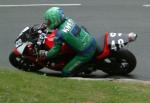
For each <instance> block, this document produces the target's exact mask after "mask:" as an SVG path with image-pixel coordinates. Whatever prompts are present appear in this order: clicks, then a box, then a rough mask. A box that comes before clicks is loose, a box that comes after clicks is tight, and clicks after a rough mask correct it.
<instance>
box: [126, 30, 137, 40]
mask: <svg viewBox="0 0 150 103" xmlns="http://www.w3.org/2000/svg"><path fill="white" fill-rule="evenodd" d="M128 39H129V42H132V41H135V40H136V39H137V34H135V33H134V32H131V33H129V34H128Z"/></svg>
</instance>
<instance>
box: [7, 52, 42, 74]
mask: <svg viewBox="0 0 150 103" xmlns="http://www.w3.org/2000/svg"><path fill="white" fill-rule="evenodd" d="M9 62H10V64H11V65H12V66H14V67H15V68H17V69H19V70H23V71H29V72H36V71H38V70H40V69H42V68H43V66H41V65H37V64H35V63H33V62H31V61H29V60H25V59H24V58H22V57H17V56H16V55H15V54H14V53H13V52H11V53H10V55H9Z"/></svg>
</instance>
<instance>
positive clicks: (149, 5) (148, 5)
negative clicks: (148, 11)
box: [142, 4, 150, 7]
mask: <svg viewBox="0 0 150 103" xmlns="http://www.w3.org/2000/svg"><path fill="white" fill-rule="evenodd" d="M142 7H150V4H143V5H142Z"/></svg>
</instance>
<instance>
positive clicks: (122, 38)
mask: <svg viewBox="0 0 150 103" xmlns="http://www.w3.org/2000/svg"><path fill="white" fill-rule="evenodd" d="M128 42H129V40H128V35H127V34H123V33H109V47H110V49H111V50H112V51H117V50H118V49H120V48H122V47H124V46H125V45H127V44H128Z"/></svg>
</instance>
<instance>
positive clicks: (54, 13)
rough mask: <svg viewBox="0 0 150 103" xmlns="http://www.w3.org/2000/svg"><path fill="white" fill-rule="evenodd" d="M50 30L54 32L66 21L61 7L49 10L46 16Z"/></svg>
mask: <svg viewBox="0 0 150 103" xmlns="http://www.w3.org/2000/svg"><path fill="white" fill-rule="evenodd" d="M44 18H45V21H46V23H47V26H48V29H49V30H52V29H54V28H56V27H57V26H58V25H60V24H61V23H62V21H63V20H64V12H63V10H62V9H61V8H59V7H52V8H49V9H48V10H47V11H46V12H45V14H44Z"/></svg>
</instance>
